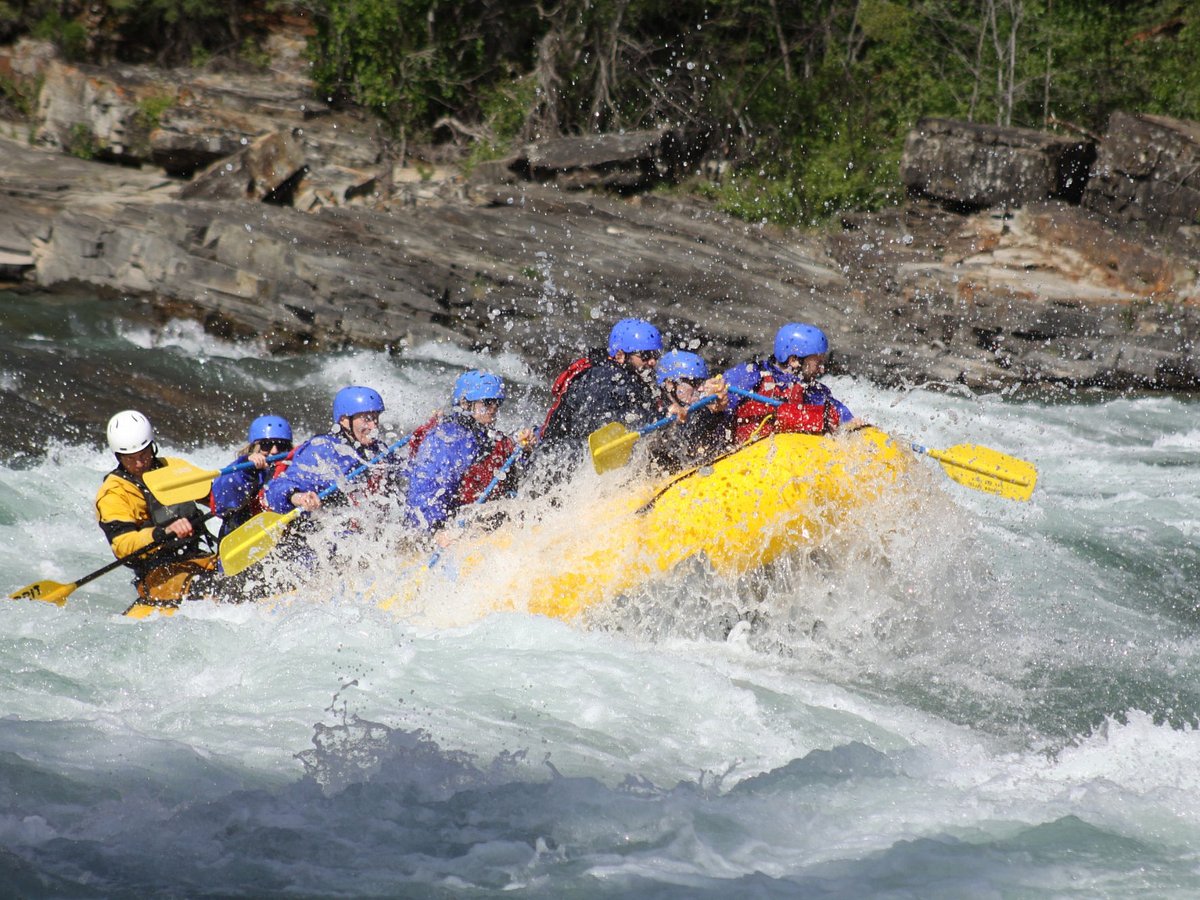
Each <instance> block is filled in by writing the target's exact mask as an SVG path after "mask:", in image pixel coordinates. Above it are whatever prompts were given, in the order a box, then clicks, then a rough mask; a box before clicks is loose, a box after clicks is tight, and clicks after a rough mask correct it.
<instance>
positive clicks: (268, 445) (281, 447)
mask: <svg viewBox="0 0 1200 900" xmlns="http://www.w3.org/2000/svg"><path fill="white" fill-rule="evenodd" d="M256 443H257V444H258V449H259V450H267V451H269V450H278V451H281V452H284V453H286V452H287V451H288V450H291V449H292V442H291V441H274V440H268V441H256Z"/></svg>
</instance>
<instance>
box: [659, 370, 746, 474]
mask: <svg viewBox="0 0 1200 900" xmlns="http://www.w3.org/2000/svg"><path fill="white" fill-rule="evenodd" d="M655 380H656V381H657V382H658V389H659V392H660V394H661V404H662V410H663V412H664V413H665V414H666V415H669V416H674V417H675V419H676V421H675V423H674V424H673V425H672V426H671V427H670V429H669V430H667V431H665V432H663V435H662V436H661V437H659V439H658V440H656V441H655V442H654V443H653V445H652V449H651V451H650V457H651V459H652V460H653V462H654V463H655V464H656V465H657V466H658V467H659V468H661V469H663V470H664V471H667V472H679V471H682V470H683V469H687V468H690V467H692V466H695V465H699V464H701V463H703V462H705V461H706V460H709V459H712V458H713V457H715V456H718V455H720V454H721V453H724V452H725V451H726V450H728V449H730V448H731V447H732V445H733V420H732V417H731V416H730V413H729V393H728V391H727V388H726V385H725V379H723V378H722V377H721V376H719V375H718V376H716V377H713V378H710V377H709V374H708V364H707V363H705V362H704V360H703V358H701V357H700V356H699V355H698V354H695V353H690V352H688V351H687V350H671V351H669V352H667V353H664V354H663V357H662V359H660V360H659V361H658V365H657V366H656V367H655ZM707 396H712V397H714V398H715V399H714V400H713V401H712V402H711V403H708V404H706V405H704V406H702V407H700V408H699V409H696V410H694V411H693V412H692V413H691V415H688V412H687V409H688V407H689V406H691V405H692V404H693V403H695V402H696V401H698V400H700V399H701V398H702V397H707Z"/></svg>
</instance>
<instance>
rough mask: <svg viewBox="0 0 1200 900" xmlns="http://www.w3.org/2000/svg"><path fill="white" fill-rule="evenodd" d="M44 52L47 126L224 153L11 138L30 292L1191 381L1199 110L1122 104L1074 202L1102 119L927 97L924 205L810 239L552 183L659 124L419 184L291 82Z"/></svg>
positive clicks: (216, 313)
mask: <svg viewBox="0 0 1200 900" xmlns="http://www.w3.org/2000/svg"><path fill="white" fill-rule="evenodd" d="M44 65H46V66H48V67H50V68H49V69H46V70H44V71H47V72H49V71H50V70H54V71H55V72H56V74H54V75H53V77H50V76H49V75H47V82H46V83H47V84H48V85H53V86H54V87H53V89H52V90H51V91H50V93H49V95H48V96H47V95H44V96H43V100H42V102H43V120H42V122H41V126H40V131H39V134H41V135H42V137H43V140H44V141H45V143H46V144H48V145H49V146H51V147H55V148H63V147H65V146H66V144H65V143H64V140H65V139H66V138H72V136H77V135H78V134H79V133H80V129H79V127H78V126H79V125H80V123H82V124H83V125H84V126H86V128H87V129H88V130H89V134H91V135H92V136H93V138H95V139H96V140H97V141H101V140H102V142H103V145H104V147H105V148H107V149H106V150H105V152H104V153H101V154H99V155H100V156H101V157H107V158H110V159H117V158H120V159H122V160H124V161H126V162H129V161H138V160H141V161H143V164H144V165H146V164H150V163H154V162H157V163H158V164H159V165H161V166H163V167H165V168H166V169H167V170H168V171H171V172H184V171H186V172H188V173H189V174H190V173H192V172H193V171H194V170H195V169H196V168H197V167H198V166H200V165H201V164H202V163H204V164H208V165H210V166H211V168H210V169H209V170H208V171H207V172H205V173H203V174H202V175H200V176H197V177H196V178H195V179H194V180H192V181H190V182H184V181H182V180H179V179H177V178H176V179H172V178H167V177H165V176H164V175H163V174H162V172H161V171H143V170H139V169H136V168H129V167H118V166H112V165H105V164H103V163H101V162H98V161H84V160H80V159H73V158H69V157H67V156H64V155H62V154H61V153H59V152H51V151H47V150H44V149H34V148H31V147H29V146H28V145H27V144H23V143H16V142H4V143H3V144H2V145H0V198H2V200H3V204H2V205H0V272H5V273H7V274H8V275H9V276H10V277H12V278H14V279H16V278H23V279H25V280H26V281H28V282H31V283H34V284H37V285H39V286H41V287H44V288H53V287H55V286H59V285H85V286H88V287H89V288H91V289H93V290H96V291H99V292H103V293H106V294H108V295H111V296H113V297H118V298H124V300H126V301H127V302H129V303H131V304H132V303H134V302H136V301H138V300H144V299H146V298H149V299H150V300H152V301H153V303H154V304H155V305H156V306H157V307H158V308H159V310H160V311H161V312H162V314H164V315H177V316H186V317H191V318H195V319H197V320H199V321H201V322H203V323H204V325H205V327H206V328H208V329H209V330H211V331H213V332H214V333H218V334H221V335H223V336H226V337H232V338H238V337H246V336H262V337H263V338H264V339H265V340H266V342H267V344H268V346H271V347H275V348H288V349H297V348H304V347H309V348H336V347H344V346H348V345H358V346H367V347H378V348H391V349H393V350H397V351H401V350H402V349H403V348H404V347H405V346H406V345H408V344H410V343H411V342H413V341H417V340H426V339H430V338H436V339H445V340H449V341H455V342H459V343H462V344H464V345H467V346H471V347H475V348H488V349H493V350H500V349H505V350H509V351H511V352H514V353H517V354H519V355H522V356H524V357H525V358H526V359H528V360H529V361H530V363H531V364H533V365H534V366H535V367H538V368H540V369H542V370H543V371H545V372H547V373H548V374H549V373H550V372H551V371H553V370H555V369H557V368H558V367H559V366H560V365H561V364H562V363H565V362H566V361H567V360H568V359H569V358H570V357H571V356H572V354H575V353H577V352H578V351H579V350H580V349H583V348H584V347H587V346H597V345H600V344H601V343H602V342H603V337H604V335H605V333H606V332H607V329H608V327H609V325H610V323H611V322H612V321H613V320H614V319H616V318H620V317H622V316H626V315H642V316H646V317H649V318H652V319H654V320H655V321H656V322H658V323H659V324H660V325H661V326H662V327H663V329H664V331H665V332H666V333H667V335H668V337H669V338H670V339H671V340H672V341H673V342H693V341H695V342H698V345H699V346H700V347H701V348H702V350H703V352H704V353H705V355H706V356H707V357H708V358H709V361H710V363H711V364H714V365H722V364H725V363H731V362H734V361H736V360H738V359H743V358H746V357H749V356H753V355H756V354H762V353H765V352H766V351H767V350H768V349H769V347H770V342H771V336H772V335H773V333H774V331H775V329H776V328H777V327H778V326H779V325H780V324H781V323H783V322H787V321H795V320H807V321H812V322H815V323H817V324H819V325H821V326H822V327H823V328H825V329H826V330H827V331H828V333H829V334H830V337H831V339H832V341H833V344H834V347H835V352H836V356H835V360H834V362H835V367H840V368H841V369H844V370H851V371H854V372H857V373H859V374H862V375H865V376H867V377H871V378H874V379H876V380H879V381H882V382H890V383H912V382H925V383H930V382H932V383H945V384H949V383H963V384H967V385H970V386H972V387H977V388H981V389H987V390H991V389H996V388H999V387H1004V386H1011V385H1014V384H1028V385H1039V386H1044V385H1048V384H1063V385H1093V384H1094V385H1106V386H1113V387H1123V386H1129V385H1136V386H1141V387H1151V388H1157V389H1194V388H1195V387H1197V386H1198V385H1200V371H1198V366H1197V363H1196V361H1195V359H1196V353H1195V350H1194V342H1195V339H1196V336H1197V335H1198V334H1200V322H1198V321H1197V314H1196V309H1197V301H1198V300H1200V281H1198V276H1197V272H1200V251H1198V250H1197V244H1198V242H1197V241H1196V240H1195V239H1194V238H1195V235H1194V234H1192V233H1191V232H1189V230H1188V229H1190V228H1191V229H1194V228H1195V227H1196V224H1195V221H1196V220H1195V207H1194V206H1191V205H1190V204H1193V203H1194V201H1193V200H1192V199H1191V198H1192V197H1193V195H1194V194H1195V189H1196V185H1195V184H1194V183H1193V179H1194V177H1195V171H1196V170H1195V165H1194V163H1195V160H1196V156H1195V152H1196V151H1195V148H1196V141H1195V133H1196V132H1195V129H1196V128H1197V126H1195V124H1194V123H1170V122H1164V121H1163V120H1156V119H1153V118H1150V117H1126V118H1129V119H1131V120H1133V123H1132V124H1126V123H1124V119H1119V118H1118V117H1116V116H1114V124H1113V126H1112V127H1111V128H1110V138H1111V140H1112V146H1108V144H1109V141H1110V138H1106V139H1105V141H1103V142H1102V143H1101V146H1100V156H1099V159H1098V161H1097V163H1096V166H1095V169H1094V171H1093V172H1092V174H1091V180H1090V181H1089V182H1088V193H1087V199H1088V202H1087V205H1086V208H1081V207H1079V206H1078V205H1075V203H1074V202H1073V201H1074V199H1076V198H1077V197H1078V194H1079V192H1080V191H1082V189H1083V183H1084V182H1083V173H1086V167H1087V161H1088V160H1089V159H1090V154H1091V153H1092V152H1094V148H1093V147H1092V145H1091V144H1090V143H1088V142H1078V141H1068V140H1063V139H1062V138H1059V137H1057V136H1053V135H1046V134H1041V133H1039V132H1032V131H1028V130H1023V129H995V128H990V127H987V126H978V125H973V124H969V123H953V122H945V121H941V120H924V121H922V123H921V124H920V126H919V127H918V128H917V129H916V130H915V131H914V133H913V135H912V136H911V137H910V139H909V142H908V147H907V149H906V153H905V160H904V169H903V177H904V180H905V183H906V184H907V185H909V187H910V189H911V190H912V192H913V194H914V195H915V199H914V200H913V202H911V203H909V204H908V205H906V206H905V207H903V208H900V209H895V210H890V211H886V212H883V213H880V214H876V215H856V216H848V217H846V220H845V221H844V222H843V223H842V228H841V229H837V230H831V231H829V232H826V233H808V232H802V231H789V230H783V229H778V228H774V227H768V226H760V225H752V224H747V223H745V222H741V221H738V220H735V219H732V218H730V217H728V216H725V215H723V214H721V213H719V212H717V211H716V210H714V209H712V208H711V207H709V206H707V205H705V204H704V203H702V202H700V201H696V200H683V199H674V198H667V197H664V196H660V195H636V196H619V195H617V194H613V193H604V194H599V195H596V194H592V193H588V192H583V191H566V190H563V188H566V187H572V188H574V187H580V186H593V187H597V186H598V187H607V188H616V189H618V190H620V191H628V190H632V189H634V188H636V187H639V186H642V185H643V184H645V183H649V182H650V181H654V180H657V179H661V178H670V177H673V173H675V172H676V171H677V169H673V168H672V167H673V166H676V164H677V163H676V162H673V161H678V160H680V159H687V158H689V154H690V153H691V152H692V151H689V150H685V149H684V148H683V147H682V146H680V144H679V138H678V136H677V135H673V133H668V132H646V133H636V134H629V135H618V136H608V137H607V138H605V139H599V138H597V139H591V138H589V139H580V140H574V141H563V142H554V143H552V144H548V145H543V146H541V147H533V148H528V149H527V150H526V151H524V153H523V154H522V155H521V156H520V159H519V160H506V161H503V162H499V163H494V164H490V165H485V166H481V167H479V168H478V169H477V170H476V171H475V174H474V176H473V177H472V179H471V180H470V181H464V180H463V179H462V178H461V177H460V176H457V175H454V174H442V175H438V174H436V172H434V171H430V172H428V173H427V172H425V171H422V172H421V173H420V179H419V180H417V179H413V178H402V177H397V176H398V171H397V170H393V169H392V168H391V166H390V164H388V165H386V166H384V165H383V164H382V163H381V155H380V154H381V142H380V141H379V140H378V138H377V136H376V135H375V133H374V131H373V129H372V128H371V126H370V125H368V124H366V123H364V122H362V121H360V120H357V119H354V118H352V117H340V116H336V115H334V114H332V113H330V112H329V111H328V110H326V109H324V108H323V107H321V106H320V104H313V103H312V101H311V100H308V99H306V98H307V94H306V88H305V87H304V86H303V83H302V82H301V81H298V80H296V79H287V80H284V81H283V82H279V83H264V82H263V80H262V79H258V80H255V79H237V78H226V77H223V76H222V77H220V78H218V77H216V76H197V75H195V74H194V73H183V74H179V73H153V72H149V71H143V70H134V71H126V70H121V71H119V72H116V73H113V72H111V71H106V72H98V71H91V70H86V69H84V68H82V67H69V66H63V65H62V64H61V63H55V62H53V61H50V62H47V63H44ZM56 67H57V68H56ZM164 91H168V92H171V91H173V92H174V93H171V94H170V96H171V97H172V98H173V99H172V105H170V106H169V107H168V108H166V109H165V110H164V111H162V113H161V116H160V117H159V119H158V122H157V126H156V127H153V128H149V129H148V131H147V128H146V124H147V123H146V121H145V116H144V113H145V111H146V108H147V98H151V99H153V98H154V97H162V96H163V92H164ZM155 92H157V93H155ZM139 112H140V113H141V114H142V117H141V118H139ZM139 127H141V128H142V131H141V132H139V131H138V128H139ZM1159 135H1166V136H1165V137H1163V138H1162V141H1163V143H1162V144H1161V146H1160V145H1159V144H1158V143H1156V142H1157V141H1158V140H1159V137H1158V136H1159ZM1114 136H1115V137H1114ZM1151 148H1153V149H1151ZM407 171H408V172H409V173H411V170H407ZM427 176H428V177H427ZM522 178H528V179H532V181H524V180H522ZM1189 192H1191V193H1189ZM262 201H268V202H262ZM289 204H291V205H289ZM950 210H955V211H950ZM1189 216H1190V218H1189ZM1125 222H1134V223H1135V224H1138V225H1143V224H1146V223H1151V222H1153V223H1154V224H1155V229H1154V230H1153V233H1148V231H1147V229H1145V228H1135V229H1133V230H1126V229H1124V227H1123V224H1122V223H1125ZM1189 235H1191V237H1190V238H1189ZM835 370H836V369H835Z"/></svg>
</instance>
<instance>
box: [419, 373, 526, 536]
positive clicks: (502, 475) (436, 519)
mask: <svg viewBox="0 0 1200 900" xmlns="http://www.w3.org/2000/svg"><path fill="white" fill-rule="evenodd" d="M504 400H505V388H504V382H503V381H502V380H501V378H500V377H499V376H498V375H493V374H492V373H490V372H482V371H479V370H471V371H469V372H463V373H462V374H461V375H459V376H458V378H457V379H455V381H454V389H453V391H452V392H451V397H450V403H451V409H450V411H449V412H446V413H443V412H438V413H435V414H434V415H433V417H432V418H431V419H430V420H429V421H428V422H426V423H425V424H424V425H422V426H421V427H420V428H418V429H417V430H416V431H415V432H413V436H412V440H411V442H410V443H409V452H410V456H411V459H412V463H411V465H410V467H409V470H408V493H407V498H406V500H407V506H406V520H407V522H408V524H409V525H412V526H413V527H415V528H419V529H423V530H426V531H431V532H433V531H438V530H440V529H441V528H442V527H443V526H445V525H446V524H447V522H449V520H450V518H451V517H452V516H453V515H454V513H455V512H457V511H458V510H460V509H461V508H463V507H464V506H467V505H469V504H472V503H475V502H477V501H479V500H491V499H495V498H496V497H500V496H504V495H507V494H511V493H512V492H513V490H515V487H516V474H515V471H516V470H514V469H513V468H512V467H511V463H512V457H513V454H514V453H516V452H517V451H518V446H519V445H527V444H529V443H530V442H531V441H532V438H533V433H532V432H531V431H522V432H519V433H518V434H517V437H516V440H514V439H513V438H511V437H509V436H508V435H505V434H503V433H502V432H500V431H497V430H496V429H495V427H494V426H495V424H496V417H497V415H498V414H499V411H500V406H501V405H502V404H503V403H504ZM497 478H499V481H498V482H497V481H496V479H497ZM489 489H490V490H491V492H490V493H489V494H488V495H487V496H486V497H484V492H485V491H488V490H489Z"/></svg>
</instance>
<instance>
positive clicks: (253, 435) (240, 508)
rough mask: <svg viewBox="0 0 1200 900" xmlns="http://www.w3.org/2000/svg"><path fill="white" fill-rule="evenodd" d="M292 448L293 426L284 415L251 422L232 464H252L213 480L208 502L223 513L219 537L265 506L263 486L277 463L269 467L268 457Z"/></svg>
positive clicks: (218, 512)
mask: <svg viewBox="0 0 1200 900" xmlns="http://www.w3.org/2000/svg"><path fill="white" fill-rule="evenodd" d="M291 449H292V426H291V424H290V423H289V422H288V420H287V419H285V418H283V417H282V416H272V415H267V416H259V417H258V418H257V419H255V420H254V421H253V422H251V423H250V429H249V431H248V432H247V435H246V446H245V447H243V448H242V449H241V451H239V453H238V455H237V458H236V459H235V460H234V461H233V462H232V463H231V464H230V465H235V466H236V465H242V464H244V463H253V464H254V466H253V468H244V469H237V470H235V471H233V472H228V473H226V474H224V475H218V476H217V477H216V478H215V479H214V480H213V483H212V494H211V496H210V497H209V506H210V507H211V508H212V511H213V512H214V513H215V514H216V515H218V516H220V517H221V531H220V533H219V535H218V537H219V538H223V537H225V535H227V534H229V532H231V531H233V530H234V529H235V528H237V527H239V526H240V525H244V524H245V523H246V522H248V521H249V520H250V519H252V518H253V517H254V516H256V515H258V514H259V513H260V512H262V511H263V510H264V509H265V507H264V505H263V500H262V496H261V494H262V489H263V487H264V486H265V485H266V484H267V482H268V480H270V478H271V474H272V472H273V470H274V466H271V467H270V468H268V462H267V457H269V456H276V455H278V454H280V453H288V452H290V451H291Z"/></svg>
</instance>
